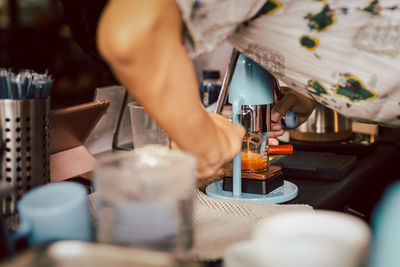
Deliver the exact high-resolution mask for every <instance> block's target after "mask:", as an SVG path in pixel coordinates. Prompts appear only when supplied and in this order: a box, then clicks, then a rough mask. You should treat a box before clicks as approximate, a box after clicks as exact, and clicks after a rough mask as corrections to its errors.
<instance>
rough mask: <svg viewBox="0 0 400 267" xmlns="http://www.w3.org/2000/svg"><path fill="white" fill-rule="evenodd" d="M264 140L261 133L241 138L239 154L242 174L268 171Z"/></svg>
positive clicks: (264, 137) (249, 134)
mask: <svg viewBox="0 0 400 267" xmlns="http://www.w3.org/2000/svg"><path fill="white" fill-rule="evenodd" d="M266 139H267V138H266V136H265V135H263V134H262V133H247V134H246V136H245V137H244V138H243V141H242V152H241V166H242V171H243V172H260V171H266V170H267V169H268V155H267V153H266V150H265V145H266Z"/></svg>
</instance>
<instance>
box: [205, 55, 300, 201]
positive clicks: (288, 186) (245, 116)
mask: <svg viewBox="0 0 400 267" xmlns="http://www.w3.org/2000/svg"><path fill="white" fill-rule="evenodd" d="M228 88H229V100H228V101H229V103H230V104H231V105H232V123H240V124H242V125H243V126H244V127H245V129H246V131H247V133H258V134H259V135H260V136H262V137H263V141H262V142H263V145H261V147H262V149H264V150H265V147H266V146H268V132H269V131H270V130H271V108H272V104H273V103H274V90H275V91H276V90H279V83H278V81H277V80H276V79H275V77H274V76H273V75H272V74H271V73H269V72H268V71H267V70H265V69H264V68H263V67H261V66H260V65H259V64H257V63H256V62H255V61H253V60H252V59H250V58H248V57H246V56H245V55H243V54H241V53H239V52H238V51H237V50H236V49H234V50H233V53H232V56H231V58H230V62H229V66H228V69H227V72H226V74H225V77H224V80H223V83H222V87H221V92H220V95H219V98H218V101H217V106H216V110H215V112H216V113H221V112H222V109H223V107H224V104H225V101H226V98H227V95H228ZM285 119H286V121H285V125H286V126H287V127H288V128H294V127H296V126H297V125H298V122H299V117H298V116H297V114H295V113H293V112H288V113H287V114H286V115H285ZM267 151H268V149H267ZM268 158H269V155H268V152H267V159H268ZM268 163H269V162H268ZM241 164H242V163H241V153H239V154H238V155H236V156H235V158H234V159H233V165H232V185H231V189H232V190H226V189H225V188H223V181H217V182H214V183H212V184H210V185H208V186H207V188H206V194H207V195H209V196H211V197H215V198H220V199H234V200H245V201H261V202H269V203H282V202H286V201H289V200H291V199H293V198H295V197H296V196H297V192H298V190H297V186H296V185H295V184H293V183H290V182H288V181H283V185H281V186H280V187H278V188H276V189H275V190H273V191H272V192H269V193H267V194H257V193H248V192H242V182H243V181H242V165H241ZM268 167H269V164H268ZM246 181H247V179H246ZM224 189H225V190H224Z"/></svg>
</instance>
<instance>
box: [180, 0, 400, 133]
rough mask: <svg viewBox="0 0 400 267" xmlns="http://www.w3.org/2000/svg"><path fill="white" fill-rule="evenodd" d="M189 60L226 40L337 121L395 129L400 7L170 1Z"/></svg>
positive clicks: (385, 1)
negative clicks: (184, 32) (333, 112)
mask: <svg viewBox="0 0 400 267" xmlns="http://www.w3.org/2000/svg"><path fill="white" fill-rule="evenodd" d="M177 3H178V4H179V6H180V8H181V11H182V18H183V21H184V23H185V26H186V29H187V32H188V35H187V36H186V37H187V38H186V41H187V42H186V44H187V48H188V51H189V52H190V54H191V56H192V57H196V56H197V55H199V54H202V53H204V52H208V51H211V50H212V49H214V48H215V47H216V46H218V45H219V44H220V43H221V42H223V41H225V40H228V41H229V42H230V43H231V44H232V45H233V46H234V47H235V48H236V49H238V50H239V51H241V52H242V53H244V54H245V55H246V56H248V57H250V58H252V59H253V60H255V61H256V62H258V63H259V64H260V65H262V66H263V67H265V68H266V69H267V70H269V71H270V72H271V73H273V74H274V75H275V76H276V77H277V78H278V79H280V80H281V81H283V82H284V83H286V84H287V85H289V86H290V87H291V88H292V89H294V90H297V91H299V92H301V93H303V94H305V95H308V96H310V97H313V98H314V99H315V100H317V101H318V102H320V103H321V104H323V105H325V106H328V107H330V108H332V109H334V110H336V111H337V112H339V113H341V114H342V115H344V116H346V117H349V118H351V119H353V120H358V121H362V122H371V123H378V124H382V125H385V126H391V127H400V56H399V53H400V3H399V2H398V1H390V0H380V1H378V0H373V1H371V0H357V1H354V0H353V1H349V0H325V1H324V0H320V1H318V0H279V1H278V0H268V1H266V0H246V1H243V0H225V1H222V0H203V1H201V0H177Z"/></svg>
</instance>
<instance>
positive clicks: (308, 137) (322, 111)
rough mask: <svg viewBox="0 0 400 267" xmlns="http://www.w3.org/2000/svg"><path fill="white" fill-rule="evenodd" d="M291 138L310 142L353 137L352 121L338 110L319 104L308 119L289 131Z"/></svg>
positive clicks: (333, 140)
mask: <svg viewBox="0 0 400 267" xmlns="http://www.w3.org/2000/svg"><path fill="white" fill-rule="evenodd" d="M289 134H290V138H291V139H295V140H300V141H310V142H335V141H341V140H346V139H349V138H351V137H352V135H353V132H352V122H351V120H350V119H348V118H346V117H344V116H342V115H340V114H339V113H337V112H336V111H334V110H332V109H330V108H327V107H325V106H323V105H320V104H318V105H317V106H316V107H315V109H314V111H313V112H312V113H311V115H310V117H308V119H307V121H305V122H304V123H303V124H301V125H300V126H299V127H297V128H296V129H294V130H290V131H289Z"/></svg>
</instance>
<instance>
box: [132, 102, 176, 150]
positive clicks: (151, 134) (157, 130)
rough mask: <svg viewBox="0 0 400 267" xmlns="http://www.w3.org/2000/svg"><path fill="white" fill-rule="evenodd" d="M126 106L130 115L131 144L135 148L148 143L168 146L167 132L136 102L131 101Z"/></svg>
mask: <svg viewBox="0 0 400 267" xmlns="http://www.w3.org/2000/svg"><path fill="white" fill-rule="evenodd" d="M128 106H129V110H130V115H131V123H132V138H133V146H134V147H135V148H140V147H143V146H145V145H150V144H152V145H156V144H157V145H164V146H169V139H168V136H167V134H166V133H165V132H164V131H163V129H161V127H160V126H158V124H157V123H156V122H155V121H154V120H153V118H152V117H150V115H149V114H147V112H146V111H145V110H144V108H143V107H142V106H141V105H140V104H139V103H138V102H131V103H129V104H128Z"/></svg>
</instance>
